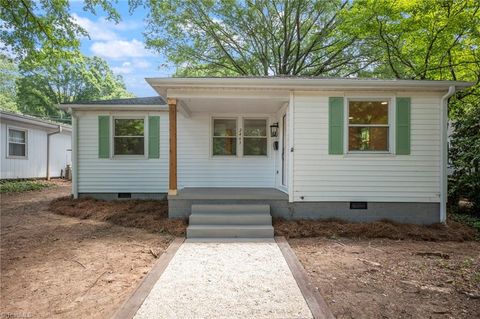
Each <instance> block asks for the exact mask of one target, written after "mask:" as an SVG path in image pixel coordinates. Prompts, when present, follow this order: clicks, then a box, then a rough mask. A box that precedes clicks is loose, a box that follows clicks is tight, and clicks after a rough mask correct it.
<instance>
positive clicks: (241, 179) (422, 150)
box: [62, 77, 471, 224]
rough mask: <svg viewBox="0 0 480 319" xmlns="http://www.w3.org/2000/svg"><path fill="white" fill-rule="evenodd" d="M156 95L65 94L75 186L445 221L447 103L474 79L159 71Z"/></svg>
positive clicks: (274, 209) (299, 213)
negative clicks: (90, 98)
mask: <svg viewBox="0 0 480 319" xmlns="http://www.w3.org/2000/svg"><path fill="white" fill-rule="evenodd" d="M147 82H148V83H149V84H150V85H151V86H152V87H153V88H154V89H155V90H156V91H157V92H158V93H159V95H160V96H159V97H153V98H138V99H123V100H111V101H99V102H88V103H84V104H72V105H63V106H62V107H63V108H64V109H66V110H69V111H70V112H71V113H72V118H73V126H74V139H73V141H74V142H73V167H74V172H73V195H74V196H75V197H79V196H80V197H81V196H96V197H100V198H107V199H112V198H156V197H161V196H163V195H164V194H166V193H168V194H169V195H168V200H169V215H170V216H171V217H179V216H188V215H189V214H190V212H191V210H192V205H193V204H202V203H203V204H205V203H206V204H220V203H232V204H254V203H266V204H269V205H270V211H271V214H272V215H273V216H281V217H285V218H294V219H298V218H329V217H338V218H344V219H348V220H355V221H371V220H378V219H384V218H387V219H391V220H396V221H400V222H413V223H425V224H430V223H435V222H444V221H445V220H446V204H445V203H446V183H447V174H446V169H447V153H446V151H447V124H446V123H447V113H446V112H447V106H446V104H447V103H446V101H447V99H448V97H449V96H451V95H452V94H453V93H454V92H455V90H458V89H462V88H465V87H468V86H470V85H471V84H470V83H466V82H450V81H411V80H375V79H369V80H361V79H318V78H280V77H268V78H152V79H147Z"/></svg>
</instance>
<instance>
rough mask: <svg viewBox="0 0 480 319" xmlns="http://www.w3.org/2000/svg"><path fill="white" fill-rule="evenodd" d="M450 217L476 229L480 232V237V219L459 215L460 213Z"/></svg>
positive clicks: (479, 234) (479, 233)
mask: <svg viewBox="0 0 480 319" xmlns="http://www.w3.org/2000/svg"><path fill="white" fill-rule="evenodd" d="M450 217H451V218H452V219H453V220H454V221H456V222H459V223H462V224H465V225H468V226H470V227H473V228H475V229H476V230H477V232H478V236H479V237H480V218H479V217H475V216H471V215H466V214H458V213H453V214H450Z"/></svg>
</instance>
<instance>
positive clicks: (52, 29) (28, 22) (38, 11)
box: [0, 0, 120, 59]
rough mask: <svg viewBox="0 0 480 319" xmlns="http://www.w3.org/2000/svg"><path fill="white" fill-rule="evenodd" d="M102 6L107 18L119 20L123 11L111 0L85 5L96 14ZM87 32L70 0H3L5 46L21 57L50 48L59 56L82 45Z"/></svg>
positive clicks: (0, 20) (0, 30) (0, 35)
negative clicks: (74, 16) (73, 14)
mask: <svg viewBox="0 0 480 319" xmlns="http://www.w3.org/2000/svg"><path fill="white" fill-rule="evenodd" d="M97 7H100V8H102V9H103V10H104V11H105V12H106V13H107V19H110V20H113V21H115V22H118V21H119V20H120V15H119V14H118V12H117V11H116V10H115V9H114V7H113V6H112V5H111V3H110V1H107V0H85V1H84V5H83V9H84V10H85V11H88V12H91V13H93V14H95V11H96V8H97ZM86 35H87V32H86V31H85V30H84V29H82V28H81V27H80V26H79V25H77V24H76V23H75V22H74V21H73V20H72V18H71V16H70V5H69V1H66V0H40V1H35V0H0V42H1V43H3V46H2V47H1V49H3V50H5V51H7V52H10V53H13V54H14V55H16V56H17V57H20V58H21V57H24V56H27V55H30V56H33V55H35V53H36V52H48V53H49V55H50V56H51V57H58V58H59V59H61V58H63V57H66V56H68V55H69V54H70V53H71V51H72V50H73V51H75V50H77V49H78V47H79V40H78V39H79V38H80V37H81V36H86Z"/></svg>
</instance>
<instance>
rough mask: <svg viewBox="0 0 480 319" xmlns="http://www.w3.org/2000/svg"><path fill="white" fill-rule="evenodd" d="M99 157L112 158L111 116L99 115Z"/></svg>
mask: <svg viewBox="0 0 480 319" xmlns="http://www.w3.org/2000/svg"><path fill="white" fill-rule="evenodd" d="M98 157H99V158H110V116H106V115H102V116H99V117H98Z"/></svg>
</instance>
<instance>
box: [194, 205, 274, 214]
mask: <svg viewBox="0 0 480 319" xmlns="http://www.w3.org/2000/svg"><path fill="white" fill-rule="evenodd" d="M237 213H238V214H245V213H247V214H270V205H267V204H221V205H215V204H193V205H192V214H237Z"/></svg>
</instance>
